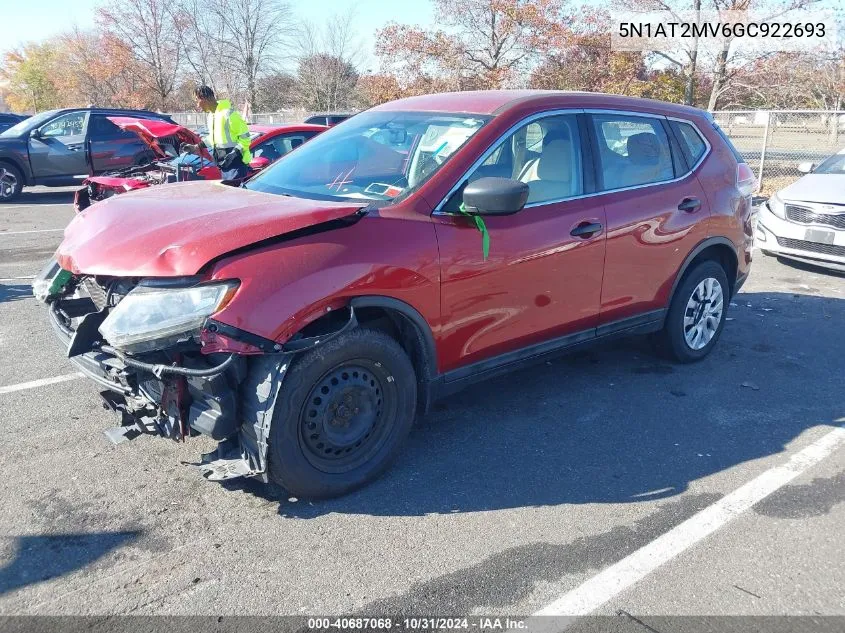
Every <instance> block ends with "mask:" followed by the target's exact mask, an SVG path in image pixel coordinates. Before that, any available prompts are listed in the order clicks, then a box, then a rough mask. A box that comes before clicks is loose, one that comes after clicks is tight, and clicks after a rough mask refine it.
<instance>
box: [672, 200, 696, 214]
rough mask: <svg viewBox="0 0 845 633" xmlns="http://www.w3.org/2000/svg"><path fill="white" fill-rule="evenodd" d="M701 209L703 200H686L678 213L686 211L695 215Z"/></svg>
mask: <svg viewBox="0 0 845 633" xmlns="http://www.w3.org/2000/svg"><path fill="white" fill-rule="evenodd" d="M700 208H701V200H699V199H698V198H684V199H683V200H682V201H681V204H679V205H678V211H685V212H687V213H695V212H696V211H698V210H699V209H700Z"/></svg>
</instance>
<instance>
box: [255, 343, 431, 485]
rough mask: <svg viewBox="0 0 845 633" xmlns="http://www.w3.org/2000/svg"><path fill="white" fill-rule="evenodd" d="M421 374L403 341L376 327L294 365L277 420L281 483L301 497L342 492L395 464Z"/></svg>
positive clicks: (273, 440)
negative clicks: (412, 363)
mask: <svg viewBox="0 0 845 633" xmlns="http://www.w3.org/2000/svg"><path fill="white" fill-rule="evenodd" d="M416 400H417V379H416V375H415V374H414V369H413V366H412V365H411V361H410V359H409V358H408V356H407V354H406V353H405V351H404V350H403V349H402V348H401V347H400V346H399V344H398V343H397V342H396V341H395V340H394V339H392V338H391V337H389V336H388V335H386V334H384V333H383V332H379V331H377V330H371V329H357V330H353V331H351V332H349V333H348V334H344V335H341V336H339V337H338V338H336V339H334V340H332V341H329V342H327V343H326V344H325V345H323V346H321V347H318V348H316V349H314V350H311V351H309V352H306V353H303V354H302V355H301V356H299V357H298V358H296V359H295V360H294V362H293V363H292V364H291V367H290V369H289V370H288V372H287V374H286V375H285V377H284V380H283V381H282V386H281V389H280V390H279V395H278V398H277V400H276V406H275V410H274V412H273V421H272V424H271V426H270V437H269V447H268V461H269V472H270V477H271V478H272V479H273V481H274V482H276V483H277V484H279V485H280V486H282V487H283V488H285V489H286V490H288V491H289V492H290V493H292V494H293V495H295V496H297V497H302V498H310V499H321V498H329V497H336V496H339V495H343V494H346V493H348V492H351V491H352V490H355V489H356V488H360V487H361V486H363V485H365V484H366V483H368V482H370V481H372V480H373V479H375V478H376V477H377V476H378V475H380V474H381V473H382V472H384V470H385V469H386V468H387V467H388V466H389V465H390V463H391V462H392V461H393V460H394V459H395V457H396V455H397V454H398V452H399V449H400V448H401V445H402V443H403V442H404V440H405V439H406V438H407V436H408V433H409V432H410V430H411V426H412V424H413V421H414V414H415V411H416Z"/></svg>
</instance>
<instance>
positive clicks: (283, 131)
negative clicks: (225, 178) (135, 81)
mask: <svg viewBox="0 0 845 633" xmlns="http://www.w3.org/2000/svg"><path fill="white" fill-rule="evenodd" d="M107 118H108V120H109V121H111V122H112V123H114V124H115V125H116V126H117V127H119V128H120V129H121V130H124V131H127V132H135V133H136V134H137V135H138V136H139V137H140V138H141V140H142V141H144V143H146V145H147V146H148V147H149V148H150V151H151V152H152V157H151V160H148V161H145V162H143V163H141V164H138V165H133V166H132V167H129V168H127V169H122V170H120V171H115V172H112V173H107V174H103V175H100V176H91V177H89V178H87V179H85V180H84V181H83V183H82V184H83V187H82V188H80V189H78V190H77V191H76V194H75V195H74V201H73V202H74V207H75V208H76V210H77V211H82V210H83V209H87V208H88V207H89V206H90V205H91V204H93V203H94V202H98V201H100V200H105V199H106V198H110V197H112V196H113V195H116V194H120V193H126V192H127V191H135V190H137V189H146V188H147V187H150V186H154V185H163V184H166V183H174V182H184V181H188V180H219V179H220V177H221V175H220V169H219V168H218V167H217V164H216V163H215V162H214V161H213V160H212V158H211V155H210V154H209V153H208V152H207V151H205V150H203V151H202V154H201V155H200V156H197V155H194V154H184V153H182V154H180V152H179V148H180V147H181V146H182V144H183V143H187V144H189V145H196V144H198V143H200V142H201V140H202V139H201V138H200V137H199V136H198V135H197V134H196V133H195V132H193V131H191V130H189V129H188V128H186V127H182V126H181V125H177V124H174V123H169V122H167V121H158V120H153V119H139V118H136V117H126V116H112V117H107ZM327 129H328V126H324V125H310V124H305V123H302V124H295V125H254V126H250V131H251V132H252V141H251V143H250V153H251V154H252V160H251V161H250V164H249V167H250V174H249V175H252V174H254V173H256V172H258V171H260V170H262V169H264V168H265V167H266V166H267V165H269V164H270V163H272V162H273V161H274V160H277V159H279V158H281V157H282V156H284V155H285V154H287V153H288V152H290V151H292V150H294V149H296V148H297V147H299V146H300V145H302V144H303V143H304V142H305V141H307V140H309V139H311V138H313V137H314V136H316V135H317V134H319V133H320V132H323V131H325V130H327Z"/></svg>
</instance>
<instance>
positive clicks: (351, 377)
mask: <svg viewBox="0 0 845 633" xmlns="http://www.w3.org/2000/svg"><path fill="white" fill-rule="evenodd" d="M367 365H370V363H366V362H364V361H352V362H350V363H344V364H343V365H340V366H338V367H335V368H334V369H331V370H330V371H328V372H327V373H326V374H324V375H323V377H322V378H321V379H320V380H319V381H317V383H316V384H315V385H314V387H312V389H311V391H310V392H309V394H308V398H307V399H306V401H305V403H304V405H303V407H302V411H301V413H300V418H299V441H300V445H301V447H302V449H303V453H304V454H305V458H306V459H307V460H308V461H309V462H310V463H311V465H312V466H314V467H315V468H317V469H319V470H321V471H323V472H328V473H340V472H347V471H349V470H352V469H354V468H357V467H359V466H361V465H362V464H364V463H366V462H367V461H368V460H369V459H370V458H371V457H372V455H374V454H375V453H376V452H377V451H378V450H379V449H380V448H381V447H382V446H383V445H384V442H385V440H386V439H387V437H388V435H389V433H390V428H391V423H392V416H391V415H390V414H391V409H392V407H391V400H392V399H394V397H395V396H394V394H395V391H394V383H393V382H392V381H390V382H388V381H386V380H384V377H383V376H381V375H379V374H381V373H383V371H378V369H379V368H380V365H379V364H376V366H375V367H370V368H368V367H367ZM385 382H387V384H388V385H389V388H388V390H387V393H386V392H385Z"/></svg>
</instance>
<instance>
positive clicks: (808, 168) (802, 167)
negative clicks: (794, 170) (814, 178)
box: [798, 161, 816, 174]
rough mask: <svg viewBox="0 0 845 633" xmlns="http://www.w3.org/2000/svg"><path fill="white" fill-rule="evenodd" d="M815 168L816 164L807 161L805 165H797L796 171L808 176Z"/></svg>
mask: <svg viewBox="0 0 845 633" xmlns="http://www.w3.org/2000/svg"><path fill="white" fill-rule="evenodd" d="M815 168H816V164H815V163H811V162H809V161H807V162H805V163H799V164H798V171H800V172H801V173H802V174H809V173H810V172H811V171H813V170H814V169H815Z"/></svg>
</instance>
